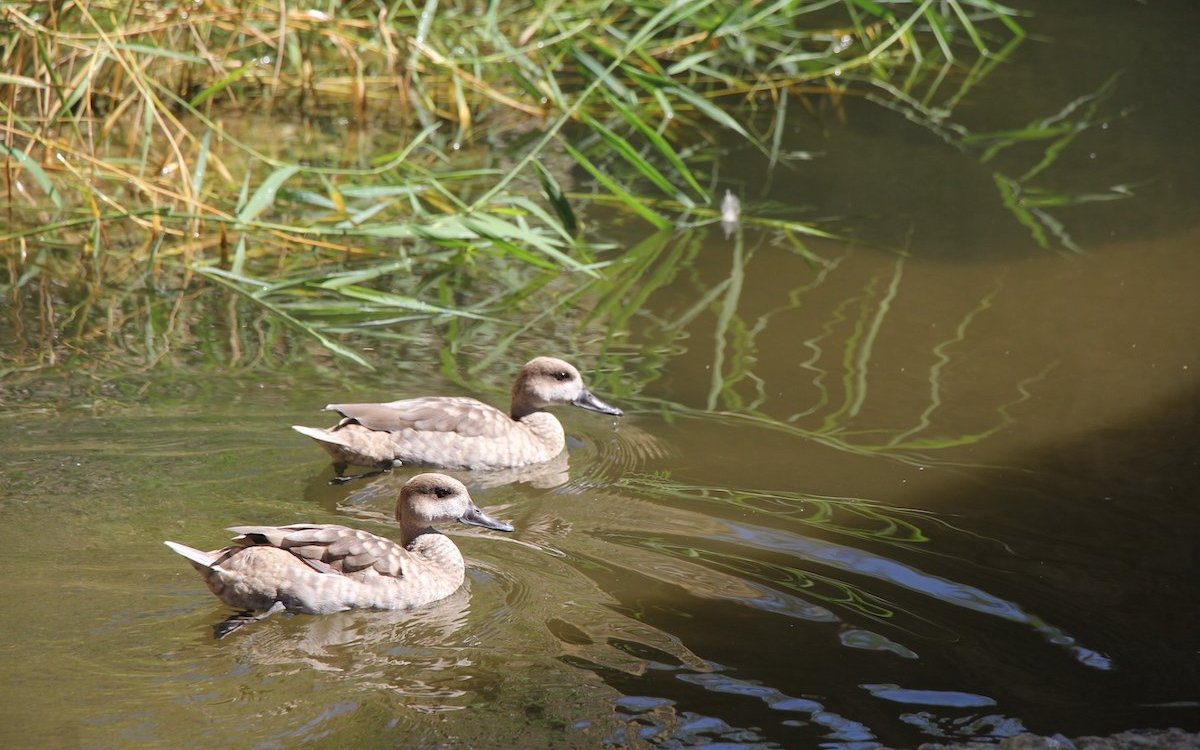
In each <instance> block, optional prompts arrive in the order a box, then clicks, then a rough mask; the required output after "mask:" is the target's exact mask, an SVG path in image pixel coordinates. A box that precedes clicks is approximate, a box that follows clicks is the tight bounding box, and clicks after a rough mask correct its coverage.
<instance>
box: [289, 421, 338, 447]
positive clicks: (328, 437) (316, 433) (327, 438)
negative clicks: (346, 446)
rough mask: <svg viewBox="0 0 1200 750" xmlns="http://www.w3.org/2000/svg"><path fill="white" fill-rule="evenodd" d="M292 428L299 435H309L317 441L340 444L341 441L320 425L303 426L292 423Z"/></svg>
mask: <svg viewBox="0 0 1200 750" xmlns="http://www.w3.org/2000/svg"><path fill="white" fill-rule="evenodd" d="M292 429H293V430H295V431H296V432H298V433H300V434H301V435H304V436H305V437H310V438H312V439H313V440H316V441H317V442H318V443H333V444H335V445H342V441H341V440H339V439H338V438H337V436H335V435H334V434H333V433H332V432H330V431H329V430H323V429H321V428H320V427H304V426H303V425H298V424H294V425H292Z"/></svg>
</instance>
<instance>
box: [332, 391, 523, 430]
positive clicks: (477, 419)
mask: <svg viewBox="0 0 1200 750" xmlns="http://www.w3.org/2000/svg"><path fill="white" fill-rule="evenodd" d="M325 409H326V410H327V411H336V412H337V413H339V414H341V415H342V417H343V419H342V425H339V426H343V425H344V424H346V423H347V421H349V422H352V423H357V424H360V425H362V426H363V427H366V428H367V429H369V430H381V431H385V432H402V431H404V430H415V431H418V432H453V433H457V434H458V435H461V436H463V437H501V436H503V435H504V434H505V433H506V431H507V430H511V429H512V426H513V420H512V417H510V416H508V415H507V414H505V413H504V412H502V411H500V410H499V409H497V408H496V407H494V406H489V405H488V404H485V403H483V402H482V401H476V400H475V399H473V398H466V397H448V396H427V397H425V398H409V399H404V400H401V401H389V402H387V403H383V404H329V405H328V406H326V407H325Z"/></svg>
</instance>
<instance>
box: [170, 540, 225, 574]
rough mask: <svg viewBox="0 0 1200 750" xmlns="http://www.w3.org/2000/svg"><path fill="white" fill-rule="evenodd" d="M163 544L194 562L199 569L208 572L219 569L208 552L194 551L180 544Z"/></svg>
mask: <svg viewBox="0 0 1200 750" xmlns="http://www.w3.org/2000/svg"><path fill="white" fill-rule="evenodd" d="M163 544H165V545H167V546H168V547H170V548H171V549H173V550H175V551H176V552H178V553H179V554H181V555H183V556H184V557H186V558H187V559H188V560H190V561H191V562H192V564H193V565H196V566H197V567H200V568H205V569H208V570H216V569H217V568H216V565H215V564H214V563H215V558H214V557H213V556H212V555H211V554H209V553H208V552H201V551H200V550H198V549H193V548H191V547H189V546H187V545H186V544H180V543H178V542H163Z"/></svg>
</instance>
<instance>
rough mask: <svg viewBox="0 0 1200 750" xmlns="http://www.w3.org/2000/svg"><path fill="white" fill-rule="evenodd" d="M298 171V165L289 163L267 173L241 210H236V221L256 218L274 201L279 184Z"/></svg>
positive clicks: (248, 220)
mask: <svg viewBox="0 0 1200 750" xmlns="http://www.w3.org/2000/svg"><path fill="white" fill-rule="evenodd" d="M299 171H300V167H299V165H296V164H289V165H287V166H286V167H280V168H279V169H276V170H275V171H274V172H272V173H271V174H269V175H267V179H265V180H263V183H262V184H261V185H259V186H258V189H257V190H255V191H254V195H253V196H251V198H250V200H249V201H248V202H247V203H246V205H245V206H243V207H242V210H241V211H238V215H237V220H238V223H242V224H244V223H246V222H250V221H254V220H255V219H257V218H258V216H259V214H261V213H262V212H263V211H264V210H265V209H266V208H267V206H270V205H271V204H273V203H274V202H275V193H276V192H277V191H278V190H279V186H280V185H282V184H283V183H284V182H285V181H287V179H288V178H289V177H291V176H292V175H294V174H296V173H297V172H299Z"/></svg>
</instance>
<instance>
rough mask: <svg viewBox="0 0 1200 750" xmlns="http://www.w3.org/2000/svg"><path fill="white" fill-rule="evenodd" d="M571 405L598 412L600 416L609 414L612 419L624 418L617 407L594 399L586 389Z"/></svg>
mask: <svg viewBox="0 0 1200 750" xmlns="http://www.w3.org/2000/svg"><path fill="white" fill-rule="evenodd" d="M571 404H572V405H573V406H578V407H581V408H584V409H590V410H592V411H598V412H600V413H601V414H611V415H613V416H614V417H620V416H624V414H625V412H623V411H621V410H620V409H618V408H617V407H615V406H609V405H608V404H606V403H604V402H603V401H601V400H600V399H598V398H596V397H595V396H593V395H592V393H591V391H589V390H588V389H586V388H584V389H583V393H580V394H579V395H578V396H577V397H576V398H575V400H574V401H572V402H571Z"/></svg>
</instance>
